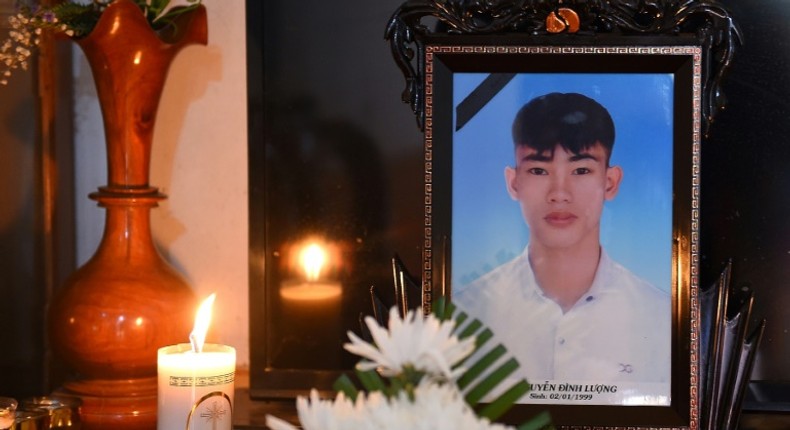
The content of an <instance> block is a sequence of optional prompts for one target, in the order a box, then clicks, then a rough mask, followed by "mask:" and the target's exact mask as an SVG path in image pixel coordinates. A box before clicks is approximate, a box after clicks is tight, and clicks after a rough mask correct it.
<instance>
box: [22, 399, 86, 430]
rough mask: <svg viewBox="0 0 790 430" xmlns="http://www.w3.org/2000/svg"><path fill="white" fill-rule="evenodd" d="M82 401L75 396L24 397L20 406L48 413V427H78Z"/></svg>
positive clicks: (54, 428) (54, 429)
mask: <svg viewBox="0 0 790 430" xmlns="http://www.w3.org/2000/svg"><path fill="white" fill-rule="evenodd" d="M81 405H82V401H81V400H80V399H79V398H77V397H68V396H42V397H31V398H28V399H24V400H22V402H21V405H20V408H21V409H23V410H26V411H32V410H39V411H44V412H46V413H47V414H48V415H49V428H50V429H51V430H56V429H70V430H76V429H80V428H81V427H82V426H81V422H80V406H81Z"/></svg>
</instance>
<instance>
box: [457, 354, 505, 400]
mask: <svg viewBox="0 0 790 430" xmlns="http://www.w3.org/2000/svg"><path fill="white" fill-rule="evenodd" d="M505 352H507V349H505V347H504V346H502V345H497V346H496V347H494V348H493V349H491V351H488V353H486V355H484V356H483V357H482V358H480V360H478V361H477V362H476V363H475V364H473V365H472V366H471V367H470V368H469V370H467V371H466V372H464V374H463V375H461V377H460V378H458V388H459V389H461V390H463V389H465V388H466V387H467V386H468V385H469V384H471V383H472V382H474V381H475V379H477V378H478V377H479V376H480V375H481V374H483V372H485V371H486V369H488V368H489V367H491V365H492V364H494V362H495V361H497V360H498V359H499V358H500V357H502V356H503V355H505Z"/></svg>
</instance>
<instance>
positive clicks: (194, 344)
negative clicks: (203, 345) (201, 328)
mask: <svg viewBox="0 0 790 430" xmlns="http://www.w3.org/2000/svg"><path fill="white" fill-rule="evenodd" d="M189 343H190V344H192V352H194V353H198V352H200V346H199V345H198V340H197V336H195V334H194V333H191V334H190V335H189Z"/></svg>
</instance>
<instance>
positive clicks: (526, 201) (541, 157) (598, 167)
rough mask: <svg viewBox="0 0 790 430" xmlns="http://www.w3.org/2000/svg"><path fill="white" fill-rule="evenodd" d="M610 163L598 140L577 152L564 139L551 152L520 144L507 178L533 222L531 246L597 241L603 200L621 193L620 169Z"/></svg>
mask: <svg viewBox="0 0 790 430" xmlns="http://www.w3.org/2000/svg"><path fill="white" fill-rule="evenodd" d="M606 163H607V154H606V150H605V149H604V147H603V146H602V145H600V144H596V145H594V146H593V147H591V148H589V149H586V150H584V151H582V152H581V153H578V154H573V153H570V152H568V151H566V150H565V149H564V148H562V147H561V146H560V145H557V146H556V147H555V148H554V152H553V154H552V153H550V152H548V151H546V152H544V153H538V152H537V151H536V150H535V149H532V148H530V147H527V146H518V147H517V149H516V167H515V168H513V167H507V168H506V169H505V180H506V182H507V188H508V193H509V194H510V196H511V197H512V198H513V200H516V201H518V202H519V204H520V206H521V212H522V214H523V215H524V220H525V221H526V223H527V225H528V226H529V229H530V244H531V246H535V245H537V246H544V247H547V248H551V249H564V248H572V247H576V246H581V245H584V244H588V245H591V246H592V245H593V244H594V245H595V246H598V244H599V231H600V220H601V211H602V210H603V204H604V201H605V200H611V199H613V198H614V197H615V196H616V195H617V190H618V187H619V185H620V180H621V179H622V170H621V169H620V168H619V167H617V166H612V167H607V166H606Z"/></svg>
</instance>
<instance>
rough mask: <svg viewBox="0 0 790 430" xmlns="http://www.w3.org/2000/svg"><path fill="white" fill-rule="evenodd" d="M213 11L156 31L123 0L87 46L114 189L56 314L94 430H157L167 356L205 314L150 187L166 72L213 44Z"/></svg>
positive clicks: (56, 343)
mask: <svg viewBox="0 0 790 430" xmlns="http://www.w3.org/2000/svg"><path fill="white" fill-rule="evenodd" d="M207 38H208V37H207V18H206V10H205V8H204V7H203V6H202V5H201V6H199V7H198V8H196V9H195V10H193V11H190V12H188V13H186V14H183V15H181V16H180V17H179V18H178V20H177V23H176V25H175V26H174V27H172V28H170V29H169V30H165V31H161V32H158V33H157V32H155V31H153V30H152V29H151V27H150V25H149V24H148V22H147V20H146V18H145V17H144V16H143V14H142V12H141V10H140V9H139V8H138V7H137V6H136V4H135V3H134V2H133V1H131V0H116V1H115V2H113V3H112V4H111V5H110V6H108V7H107V9H106V10H105V11H104V13H103V14H102V16H101V18H100V20H99V22H98V23H97V25H96V27H95V28H94V29H93V31H91V33H90V34H89V35H87V36H86V37H84V38H82V39H79V40H77V43H78V45H79V46H80V48H81V49H82V50H83V51H84V53H85V55H86V57H87V59H88V62H89V63H90V66H91V70H92V71H93V77H94V81H95V83H96V89H97V92H98V97H99V103H100V106H101V111H102V117H103V120H104V129H105V137H106V146H107V159H108V184H107V185H106V186H103V187H100V188H99V190H98V192H95V193H92V194H91V195H90V197H91V198H92V199H94V200H96V201H97V202H98V205H99V206H101V207H103V208H105V209H106V221H105V228H104V234H103V236H102V239H101V243H100V244H99V247H98V249H97V250H96V252H95V254H94V255H93V257H92V258H91V259H90V260H89V261H88V262H87V263H86V264H85V265H83V266H82V267H80V268H79V269H77V271H76V272H75V273H74V274H73V275H72V276H71V277H70V278H69V279H68V280H67V281H66V284H65V285H64V286H63V287H62V288H61V289H60V290H59V291H58V292H57V294H56V296H55V299H54V300H53V302H52V304H51V306H50V309H49V321H48V325H49V333H50V343H51V346H52V349H53V352H54V354H55V357H56V358H57V359H59V360H63V361H64V362H65V363H66V364H67V365H68V366H69V367H70V368H71V369H72V370H73V371H74V374H75V378H74V379H73V380H69V381H67V382H66V383H65V384H64V386H63V388H62V390H60V391H61V392H63V393H65V394H70V395H76V396H78V397H80V398H81V399H82V401H83V407H82V411H81V412H82V413H81V418H82V423H83V428H84V429H88V430H91V429H107V428H112V429H155V428H156V406H157V402H156V392H157V387H156V360H157V358H156V357H157V349H158V348H160V347H162V346H166V345H171V344H177V343H183V342H186V341H188V338H189V332H190V330H191V328H192V323H193V321H194V313H195V310H196V308H197V305H196V300H195V297H194V294H193V292H192V290H191V288H190V287H189V285H188V284H187V283H186V281H185V280H184V278H183V277H182V276H181V275H180V274H179V273H178V272H177V271H176V270H174V269H173V268H172V267H171V266H170V265H169V264H168V263H167V262H166V261H165V260H164V259H163V258H162V257H161V255H160V254H159V253H158V251H157V249H156V247H155V245H154V242H153V239H152V237H151V229H150V209H151V208H154V207H156V206H157V205H158V202H159V201H161V200H162V199H164V198H165V196H164V195H163V194H161V193H160V192H159V191H158V189H157V188H155V187H152V186H150V185H149V183H148V178H149V170H150V169H149V166H150V159H151V144H152V139H153V133H154V122H155V119H156V113H157V108H158V105H159V99H160V95H161V92H162V89H163V86H164V82H165V79H166V77H167V71H168V68H169V66H170V63H171V62H172V59H173V58H174V57H175V55H176V54H177V53H178V52H179V51H180V50H181V48H183V47H184V46H187V45H189V44H196V43H199V44H204V45H205V44H206V43H207Z"/></svg>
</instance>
